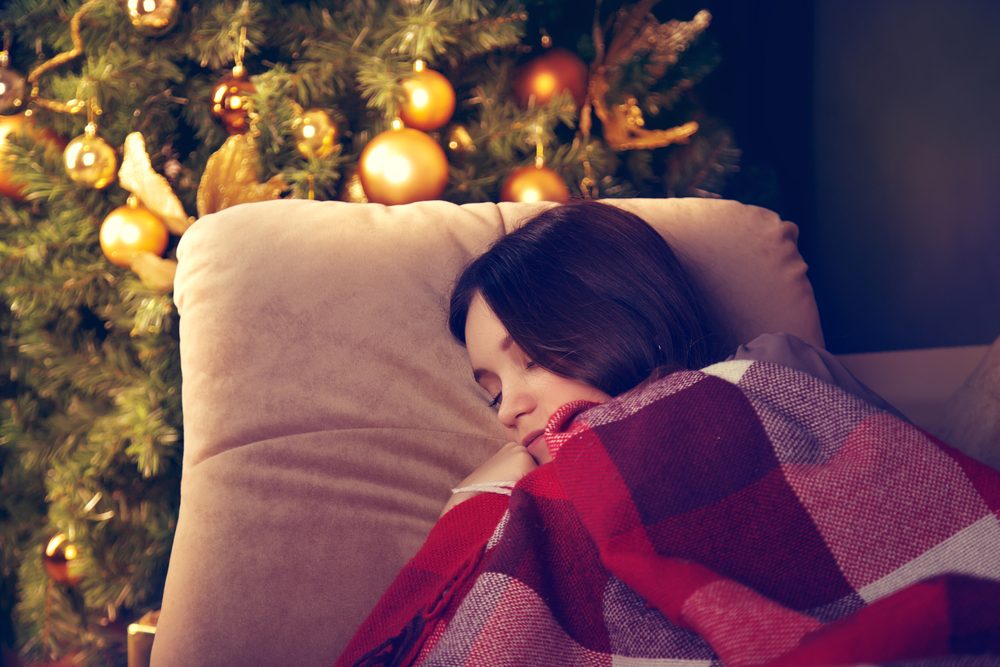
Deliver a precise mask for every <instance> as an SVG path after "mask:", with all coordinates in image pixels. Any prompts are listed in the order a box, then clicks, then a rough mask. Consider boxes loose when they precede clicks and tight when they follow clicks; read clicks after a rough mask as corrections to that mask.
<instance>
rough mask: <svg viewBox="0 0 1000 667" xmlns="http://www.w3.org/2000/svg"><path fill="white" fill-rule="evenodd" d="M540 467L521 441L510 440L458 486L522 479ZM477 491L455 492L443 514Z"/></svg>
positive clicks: (476, 493) (511, 481)
mask: <svg viewBox="0 0 1000 667" xmlns="http://www.w3.org/2000/svg"><path fill="white" fill-rule="evenodd" d="M537 467H538V462H537V461H535V458H534V457H533V456H532V455H531V454H529V453H528V450H527V449H525V448H524V447H523V446H522V445H521V443H519V442H508V443H507V444H506V445H504V446H503V447H501V448H500V449H499V450H498V451H497V453H496V454H494V455H493V456H491V457H490V458H488V459H487V460H486V462H485V463H483V464H482V465H481V466H479V467H478V468H476V469H475V470H473V471H472V472H471V473H470V474H469V476H468V477H466V478H465V479H463V480H462V481H461V482H459V484H458V487H456V488H461V487H463V486H472V485H473V484H502V483H505V482H506V483H514V482H518V481H520V479H521V478H522V477H524V476H525V475H527V474H528V473H529V472H531V471H532V470H534V469H535V468H537ZM479 493H480V492H477V491H462V492H460V493H453V494H452V495H451V498H449V499H448V502H447V503H446V504H445V506H444V509H443V510H441V514H442V515H444V513H445V512H447V511H448V510H450V509H451V508H452V507H454V506H455V505H458V504H459V503H461V502H463V501H466V500H468V499H469V498H471V497H472V496H475V495H478V494H479Z"/></svg>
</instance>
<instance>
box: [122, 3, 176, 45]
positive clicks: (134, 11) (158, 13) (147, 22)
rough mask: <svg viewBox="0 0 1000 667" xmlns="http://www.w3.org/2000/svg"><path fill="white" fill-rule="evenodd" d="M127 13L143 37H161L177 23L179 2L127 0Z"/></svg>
mask: <svg viewBox="0 0 1000 667" xmlns="http://www.w3.org/2000/svg"><path fill="white" fill-rule="evenodd" d="M125 12H126V13H127V14H128V20H129V21H131V22H132V26H133V27H134V28H135V29H136V32H138V33H139V34H141V35H146V36H147V37H159V36H160V35H164V34H166V33H168V32H170V29H171V28H173V27H174V24H175V23H177V16H178V14H179V13H180V12H179V10H178V0H125Z"/></svg>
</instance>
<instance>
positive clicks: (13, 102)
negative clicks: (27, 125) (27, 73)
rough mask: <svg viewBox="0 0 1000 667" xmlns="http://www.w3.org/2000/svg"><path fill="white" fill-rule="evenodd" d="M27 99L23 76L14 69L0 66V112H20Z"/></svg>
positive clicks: (6, 113) (5, 113)
mask: <svg viewBox="0 0 1000 667" xmlns="http://www.w3.org/2000/svg"><path fill="white" fill-rule="evenodd" d="M27 101H28V98H27V88H26V85H25V82H24V76H23V75H22V74H21V73H20V72H18V71H16V70H12V69H8V68H6V67H0V114H4V115H9V114H14V113H20V112H21V111H23V110H24V105H25V103H27Z"/></svg>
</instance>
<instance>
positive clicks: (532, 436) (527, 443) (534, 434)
mask: <svg viewBox="0 0 1000 667" xmlns="http://www.w3.org/2000/svg"><path fill="white" fill-rule="evenodd" d="M544 434H545V431H543V430H541V429H539V430H537V431H532V432H531V433H529V434H528V435H526V436H524V439H523V440H521V445H522V446H523V447H524V448H525V449H527V448H528V447H529V446H530V445H531V443H533V442H534V441H535V440H537V439H538V437H539V436H542V435H544Z"/></svg>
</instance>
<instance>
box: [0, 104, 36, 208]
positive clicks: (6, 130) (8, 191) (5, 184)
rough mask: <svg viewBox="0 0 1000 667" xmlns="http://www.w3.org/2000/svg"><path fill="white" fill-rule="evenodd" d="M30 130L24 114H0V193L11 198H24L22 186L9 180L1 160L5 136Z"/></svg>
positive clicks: (8, 172)
mask: <svg viewBox="0 0 1000 667" xmlns="http://www.w3.org/2000/svg"><path fill="white" fill-rule="evenodd" d="M28 132H30V129H29V126H28V121H27V120H26V119H25V117H24V114H18V115H16V116H0V195H3V196H4V197H10V198H11V199H17V200H19V201H20V200H21V199H24V186H22V185H21V184H20V183H15V182H14V181H12V180H11V178H10V177H11V173H12V172H10V171H9V167H7V166H6V165H5V164H4V163H3V161H2V158H3V155H4V153H5V152H6V144H7V137H8V136H11V135H14V134H25V133H28Z"/></svg>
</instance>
